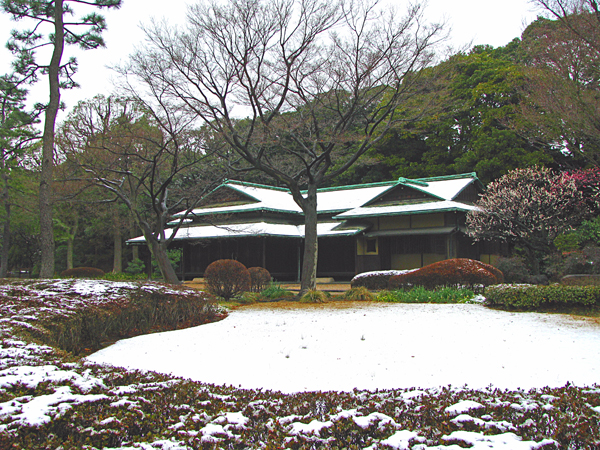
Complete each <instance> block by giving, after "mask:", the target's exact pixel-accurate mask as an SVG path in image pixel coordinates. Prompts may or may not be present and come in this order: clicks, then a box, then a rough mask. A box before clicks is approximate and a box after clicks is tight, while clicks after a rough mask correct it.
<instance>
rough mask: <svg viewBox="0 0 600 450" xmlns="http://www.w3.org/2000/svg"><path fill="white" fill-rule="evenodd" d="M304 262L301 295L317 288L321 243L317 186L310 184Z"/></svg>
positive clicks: (305, 222) (305, 205) (306, 206)
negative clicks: (318, 231)
mask: <svg viewBox="0 0 600 450" xmlns="http://www.w3.org/2000/svg"><path fill="white" fill-rule="evenodd" d="M303 210H304V260H303V261H302V279H301V280H300V295H303V294H304V293H306V291H308V290H309V289H315V288H316V286H317V258H318V256H319V242H318V238H317V186H316V184H312V183H309V185H308V193H307V197H306V201H305V202H304V208H303Z"/></svg>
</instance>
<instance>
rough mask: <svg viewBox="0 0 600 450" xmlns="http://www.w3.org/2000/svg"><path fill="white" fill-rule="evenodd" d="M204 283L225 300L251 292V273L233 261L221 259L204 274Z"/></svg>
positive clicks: (239, 263) (212, 264)
mask: <svg viewBox="0 0 600 450" xmlns="http://www.w3.org/2000/svg"><path fill="white" fill-rule="evenodd" d="M204 281H205V283H206V287H207V289H208V290H209V291H210V292H212V293H213V294H215V295H217V296H219V297H223V298H224V299H225V300H229V299H231V298H232V297H234V296H235V295H236V294H239V293H241V292H246V291H249V290H250V272H248V269H246V266H244V265H243V264H242V263H241V262H239V261H235V260H233V259H219V260H217V261H215V262H213V263H211V264H210V265H209V266H208V267H207V268H206V270H205V272H204Z"/></svg>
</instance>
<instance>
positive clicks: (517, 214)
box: [467, 167, 590, 275]
mask: <svg viewBox="0 0 600 450" xmlns="http://www.w3.org/2000/svg"><path fill="white" fill-rule="evenodd" d="M477 206H479V208H480V209H479V210H478V211H474V212H471V213H469V215H468V216H467V227H468V229H469V235H470V236H471V237H473V238H474V239H475V240H500V241H504V242H511V243H514V244H517V245H519V246H521V247H522V248H523V249H524V250H525V251H526V253H527V257H528V260H529V263H530V265H531V268H532V270H533V273H534V274H536V275H538V274H539V260H538V258H537V255H538V254H539V253H543V254H547V253H549V252H551V251H552V249H553V246H554V244H553V241H554V239H555V238H556V237H557V236H558V235H559V234H561V233H564V232H566V231H570V230H572V229H573V227H574V226H576V225H578V224H579V223H580V222H581V221H582V220H583V219H584V218H586V217H587V216H589V214H590V208H589V207H588V204H587V203H586V201H585V198H584V195H583V192H582V191H581V190H578V189H577V183H576V181H575V180H574V179H573V177H572V176H570V175H568V174H565V173H555V172H553V171H551V170H550V169H546V168H538V167H532V168H528V169H515V170H513V171H511V172H509V173H507V174H506V175H504V176H503V177H501V178H499V179H498V180H496V181H494V182H492V183H490V184H489V185H488V187H487V190H486V192H485V193H484V194H483V195H482V196H481V198H480V199H479V201H478V202H477Z"/></svg>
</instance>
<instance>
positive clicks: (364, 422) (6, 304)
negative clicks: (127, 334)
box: [0, 280, 600, 450]
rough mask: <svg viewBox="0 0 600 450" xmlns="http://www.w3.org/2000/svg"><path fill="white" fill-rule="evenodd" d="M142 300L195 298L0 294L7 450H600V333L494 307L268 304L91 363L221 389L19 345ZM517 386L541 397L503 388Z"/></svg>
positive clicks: (91, 286) (64, 284)
mask: <svg viewBox="0 0 600 450" xmlns="http://www.w3.org/2000/svg"><path fill="white" fill-rule="evenodd" d="M138 290H144V291H147V290H151V291H152V292H156V293H160V294H163V295H165V298H169V297H172V296H174V297H177V296H178V295H183V296H186V297H187V296H189V295H190V294H189V293H183V292H179V293H178V292H176V291H171V289H169V288H167V287H165V286H160V285H148V286H146V285H143V286H139V285H130V284H128V283H111V282H80V281H74V280H71V281H65V280H52V281H50V280H40V281H24V282H14V283H9V284H2V283H0V448H21V449H30V448H67V447H68V448H89V449H90V450H99V449H104V450H110V449H113V448H114V449H116V448H120V449H144V450H153V449H155V450H158V449H160V450H191V449H194V448H204V447H205V446H212V445H214V446H215V447H216V448H242V447H243V448H253V449H254V448H256V449H264V448H331V447H333V446H337V447H346V448H364V449H370V450H387V449H400V450H409V449H410V450H459V449H460V448H466V447H468V448H471V449H473V450H489V449H494V450H520V449H523V450H558V449H562V448H565V449H566V448H577V449H589V450H596V449H597V444H598V442H600V431H599V430H600V426H599V425H600V386H598V384H597V380H598V378H597V372H598V365H597V364H598V363H597V361H600V358H598V356H599V355H598V351H599V350H598V349H599V348H600V345H598V344H599V342H598V335H599V334H600V333H599V331H600V330H599V329H600V325H597V324H595V322H594V321H593V320H587V319H572V318H569V317H567V316H559V315H547V314H544V315H542V314H533V313H523V314H517V313H506V312H500V311H493V310H488V309H486V308H485V307H484V306H482V305H424V304H419V305H394V304H368V303H353V304H343V303H332V304H325V305H309V306H305V307H302V308H300V307H299V305H298V304H290V305H288V306H286V307H284V308H282V304H277V305H268V304H266V305H255V306H252V307H244V308H243V309H240V310H237V311H234V312H232V314H231V316H230V317H229V318H227V319H225V320H224V321H222V322H220V323H213V324H208V325H203V326H201V327H197V328H194V329H187V330H183V331H180V332H170V333H162V334H154V335H149V336H145V337H142V338H140V339H131V340H128V341H122V342H120V343H118V344H116V345H115V346H113V347H111V348H109V349H106V350H105V351H104V352H99V353H96V354H94V355H92V357H91V358H90V359H96V360H98V359H99V358H100V357H101V356H102V355H103V356H102V359H103V360H104V361H110V362H111V363H112V364H120V365H125V366H129V367H132V366H136V367H151V368H155V369H157V370H160V371H163V372H174V373H176V374H178V375H183V376H185V377H193V378H196V379H199V380H202V381H209V382H210V381H212V382H214V383H215V384H206V383H201V382H190V381H188V380H186V379H184V378H178V377H174V376H171V375H170V374H167V375H161V374H159V373H156V372H138V371H127V370H123V369H119V368H115V367H113V366H110V365H104V366H101V365H96V364H92V363H89V362H86V361H77V362H73V361H72V360H71V359H70V358H66V359H65V357H66V356H68V355H65V354H64V353H61V352H57V351H56V350H55V349H53V348H51V347H48V346H47V345H40V344H39V343H38V344H36V343H34V342H32V340H31V339H29V338H27V337H26V335H27V333H25V334H22V333H24V332H25V331H27V332H30V331H31V333H33V335H35V336H46V334H47V333H48V332H49V331H50V329H52V328H53V327H55V326H56V325H59V324H62V323H64V320H65V318H74V319H76V318H77V317H78V315H81V314H82V313H83V311H86V310H87V308H94V310H96V308H98V310H99V311H101V310H103V309H102V308H105V310H106V311H113V309H112V308H113V306H114V305H115V304H119V305H120V304H126V303H127V301H128V298H129V296H130V294H132V293H135V292H138ZM138 293H139V292H138ZM284 306H285V305H284ZM82 317H83V316H82ZM34 340H35V339H34ZM50 341H51V339H50V340H49V342H50ZM127 346H130V350H131V349H133V352H134V353H131V352H129V353H127V352H126V351H125V347H127ZM109 352H113V353H114V355H113V356H111V357H109V356H110V355H109ZM119 353H120V354H121V355H120V358H121V359H120V360H119V359H118V358H117V357H116V356H115V355H118V354H119ZM151 363H153V364H154V365H152V364H151ZM185 371H187V372H185ZM567 381H570V382H572V383H575V384H576V385H579V386H581V387H575V386H573V385H565V383H566V382H567ZM465 383H468V385H469V387H471V389H469V388H465V387H461V386H462V385H464V384H465ZM448 384H452V385H453V387H452V388H449V387H448ZM239 385H243V386H245V387H260V389H255V390H245V389H238V388H237V387H238V386H239ZM546 385H549V386H560V387H557V388H551V387H545V386H546ZM354 386H357V387H363V388H369V390H352V388H353V387H354ZM430 386H432V387H430ZM483 386H485V387H483ZM515 386H519V387H521V388H529V387H534V386H535V387H537V389H531V390H527V389H513V390H502V389H499V388H500V387H515ZM385 387H397V388H400V389H387V390H382V388H385ZM475 387H481V388H479V389H472V388H475ZM269 388H270V389H281V390H284V391H288V392H291V391H302V390H305V389H335V390H334V391H329V392H322V391H319V392H295V393H290V394H282V393H281V392H277V391H273V390H268V389H269ZM340 390H345V392H344V391H340ZM57 430H58V431H57Z"/></svg>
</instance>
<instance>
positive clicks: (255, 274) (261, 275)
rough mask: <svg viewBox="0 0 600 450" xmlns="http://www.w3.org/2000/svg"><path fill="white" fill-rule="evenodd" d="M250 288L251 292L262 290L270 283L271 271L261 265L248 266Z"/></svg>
mask: <svg viewBox="0 0 600 450" xmlns="http://www.w3.org/2000/svg"><path fill="white" fill-rule="evenodd" d="M248 272H249V273H250V290H251V291H252V292H261V291H264V290H265V289H266V288H267V287H268V286H269V284H270V283H271V280H272V278H271V273H270V272H269V271H268V270H267V269H264V268H262V267H250V268H249V269H248Z"/></svg>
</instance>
